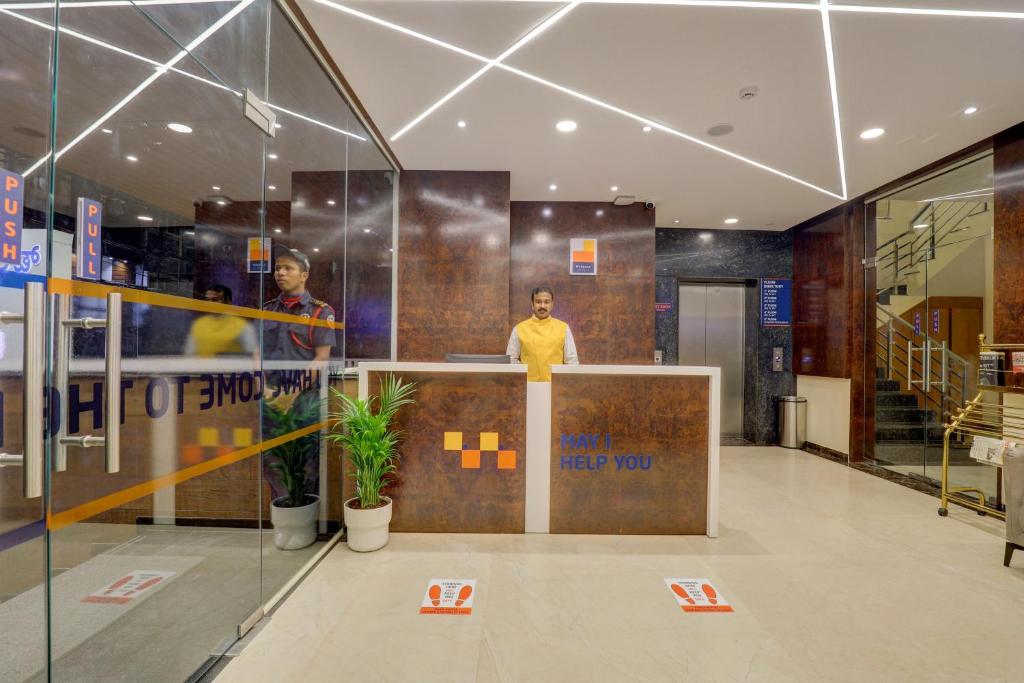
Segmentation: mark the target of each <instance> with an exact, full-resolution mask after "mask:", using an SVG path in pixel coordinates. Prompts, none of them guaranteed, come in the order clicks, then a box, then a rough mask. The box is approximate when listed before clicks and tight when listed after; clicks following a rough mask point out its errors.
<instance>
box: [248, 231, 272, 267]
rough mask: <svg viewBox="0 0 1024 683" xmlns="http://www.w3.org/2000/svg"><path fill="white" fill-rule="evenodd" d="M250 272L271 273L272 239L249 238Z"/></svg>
mask: <svg viewBox="0 0 1024 683" xmlns="http://www.w3.org/2000/svg"><path fill="white" fill-rule="evenodd" d="M248 253H249V255H248V258H247V259H246V261H247V262H248V264H249V267H248V270H249V272H250V273H269V272H270V238H269V237H267V238H264V239H261V238H259V237H250V238H249V250H248Z"/></svg>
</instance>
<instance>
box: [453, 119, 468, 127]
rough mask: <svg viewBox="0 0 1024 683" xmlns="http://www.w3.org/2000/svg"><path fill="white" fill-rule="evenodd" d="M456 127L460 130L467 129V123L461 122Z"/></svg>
mask: <svg viewBox="0 0 1024 683" xmlns="http://www.w3.org/2000/svg"><path fill="white" fill-rule="evenodd" d="M455 125H456V126H458V127H459V128H465V127H466V122H465V121H459V122H458V123H456V124H455Z"/></svg>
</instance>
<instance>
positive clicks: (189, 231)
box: [185, 230, 196, 235]
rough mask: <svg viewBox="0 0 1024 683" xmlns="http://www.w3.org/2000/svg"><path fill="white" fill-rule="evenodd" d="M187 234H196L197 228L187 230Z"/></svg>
mask: <svg viewBox="0 0 1024 683" xmlns="http://www.w3.org/2000/svg"><path fill="white" fill-rule="evenodd" d="M185 234H186V235H195V234H196V231H195V230H186V231H185Z"/></svg>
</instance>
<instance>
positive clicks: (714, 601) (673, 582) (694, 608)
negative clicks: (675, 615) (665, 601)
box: [665, 579, 732, 612]
mask: <svg viewBox="0 0 1024 683" xmlns="http://www.w3.org/2000/svg"><path fill="white" fill-rule="evenodd" d="M665 584H666V585H667V586H668V588H669V590H670V591H672V595H674V596H675V598H676V602H678V603H679V606H680V607H682V608H683V611H684V612H732V606H731V605H730V604H729V603H728V602H727V601H726V599H725V598H723V597H722V594H721V593H719V592H718V591H717V590H715V587H714V586H712V585H711V582H710V581H709V580H707V579H665Z"/></svg>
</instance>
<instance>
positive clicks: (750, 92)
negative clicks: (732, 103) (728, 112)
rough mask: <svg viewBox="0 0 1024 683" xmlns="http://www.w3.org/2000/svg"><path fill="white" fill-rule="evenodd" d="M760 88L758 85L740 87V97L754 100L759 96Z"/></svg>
mask: <svg viewBox="0 0 1024 683" xmlns="http://www.w3.org/2000/svg"><path fill="white" fill-rule="evenodd" d="M757 91H758V88H757V86H756V85H748V86H745V87H743V88H740V99H741V100H744V101H746V100H752V99H754V98H755V97H757Z"/></svg>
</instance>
